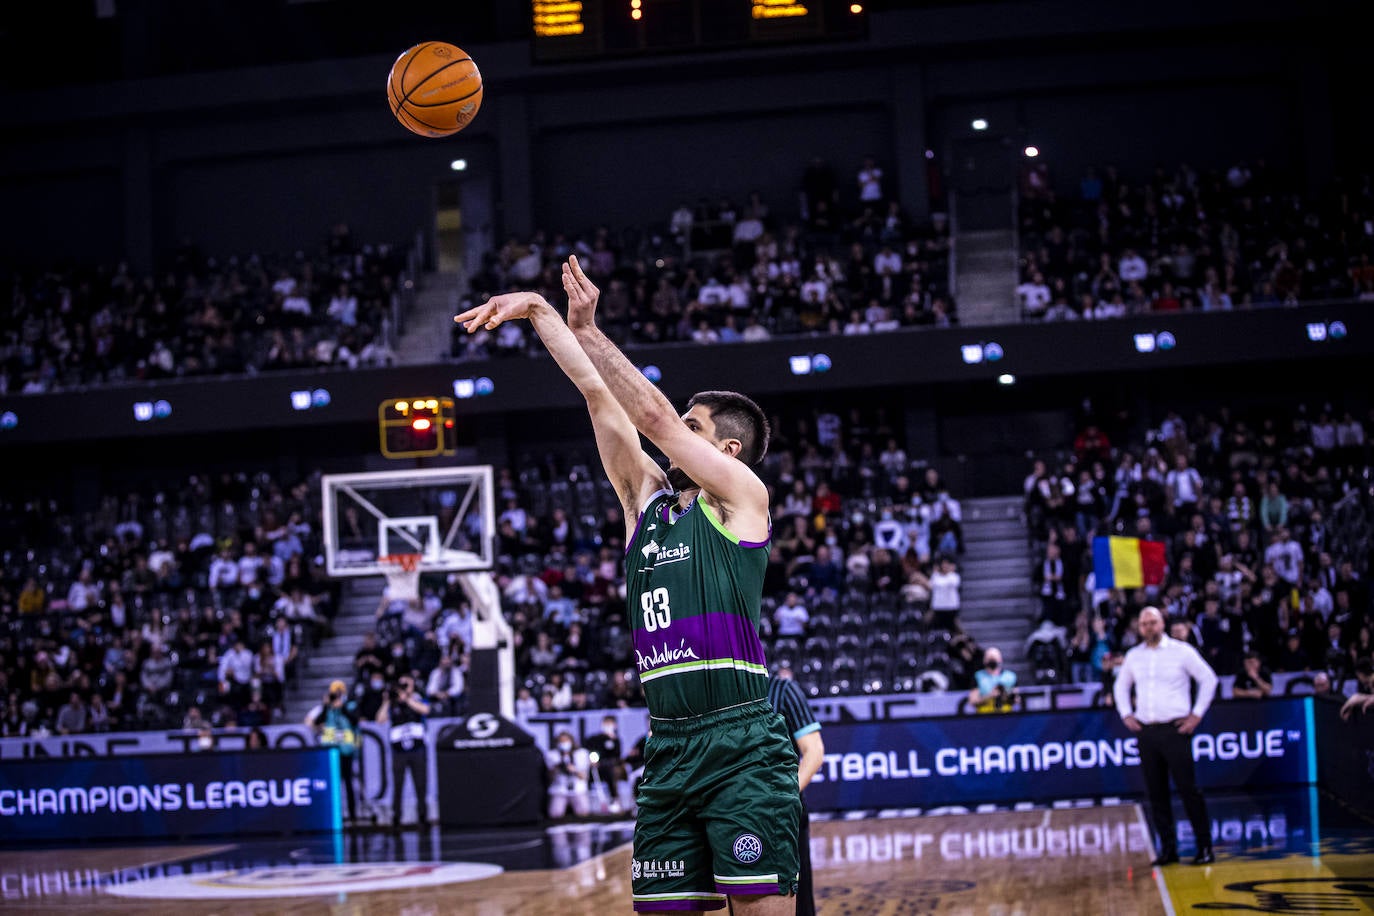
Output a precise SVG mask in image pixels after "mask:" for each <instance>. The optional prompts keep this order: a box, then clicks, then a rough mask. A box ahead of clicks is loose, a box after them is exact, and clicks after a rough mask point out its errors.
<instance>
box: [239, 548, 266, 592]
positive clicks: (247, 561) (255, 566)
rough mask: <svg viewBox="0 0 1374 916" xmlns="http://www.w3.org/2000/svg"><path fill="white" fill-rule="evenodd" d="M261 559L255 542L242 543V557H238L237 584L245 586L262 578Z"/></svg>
mask: <svg viewBox="0 0 1374 916" xmlns="http://www.w3.org/2000/svg"><path fill="white" fill-rule="evenodd" d="M262 567H263V557H262V554H260V553H258V545H257V542H256V541H244V542H243V556H241V557H239V583H240V584H242V585H247V584H248V583H250V582H252V581H253V580H254V579H258V578H259V577H261V578H263V579H265V578H267V577H266V576H262Z"/></svg>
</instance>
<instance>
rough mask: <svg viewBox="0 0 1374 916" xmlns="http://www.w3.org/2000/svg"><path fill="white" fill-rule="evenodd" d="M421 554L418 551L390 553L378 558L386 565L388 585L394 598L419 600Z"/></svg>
mask: <svg viewBox="0 0 1374 916" xmlns="http://www.w3.org/2000/svg"><path fill="white" fill-rule="evenodd" d="M420 556H421V555H420V554H418V553H388V554H384V555H383V556H380V557H378V558H377V560H378V562H380V563H382V565H384V566H385V567H386V569H385V570H384V572H385V573H386V585H387V589H388V592H389V594H390V595H391V597H392V599H393V600H396V599H399V600H402V601H418V600H419V598H420Z"/></svg>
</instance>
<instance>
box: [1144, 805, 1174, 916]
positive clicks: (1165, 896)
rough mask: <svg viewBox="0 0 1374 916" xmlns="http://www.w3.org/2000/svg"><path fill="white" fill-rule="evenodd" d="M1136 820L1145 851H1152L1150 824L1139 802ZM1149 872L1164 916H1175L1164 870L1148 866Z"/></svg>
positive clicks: (1152, 842)
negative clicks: (1138, 822) (1152, 877)
mask: <svg viewBox="0 0 1374 916" xmlns="http://www.w3.org/2000/svg"><path fill="white" fill-rule="evenodd" d="M1135 816H1136V820H1138V821H1140V826H1141V827H1142V828H1143V829H1144V830H1145V841H1146V843H1147V847H1146V848H1147V849H1149V850H1151V851H1153V850H1154V845H1155V844H1154V841H1153V834H1152V833H1151V832H1150V822H1149V821H1148V820H1146V819H1145V809H1144V808H1143V807H1141V805H1140V803H1139V802H1136V803H1135ZM1150 871H1151V872H1153V873H1154V879H1155V887H1156V888H1158V889H1159V902H1160V903H1161V904H1163V905H1164V912H1165V914H1166V916H1175V913H1174V901H1173V898H1171V897H1170V896H1169V882H1168V881H1166V880H1165V879H1164V869H1163V868H1156V867H1155V866H1153V865H1151V866H1150Z"/></svg>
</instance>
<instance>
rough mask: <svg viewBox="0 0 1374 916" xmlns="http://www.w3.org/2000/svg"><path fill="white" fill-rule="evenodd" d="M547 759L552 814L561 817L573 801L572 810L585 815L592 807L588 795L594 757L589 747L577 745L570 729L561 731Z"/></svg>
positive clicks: (557, 818)
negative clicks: (587, 748)
mask: <svg viewBox="0 0 1374 916" xmlns="http://www.w3.org/2000/svg"><path fill="white" fill-rule="evenodd" d="M545 761H546V763H547V764H548V768H549V818H550V819H551V820H559V819H561V818H562V817H563V816H564V815H566V814H567V811H568V805H570V804H571V805H572V809H573V813H575V814H577V815H578V816H579V817H585V816H586V815H587V813H588V812H589V811H590V810H591V805H590V803H589V800H588V798H587V785H588V779H589V776H590V773H591V757H590V755H589V754H588V753H587V750H586V748H581V747H577V745H576V742H575V740H574V739H573V736H572V734H571V733H570V732H559V734H558V741H557V742H556V743H555V745H554V747H553V749H552V750H550V751H549V752H548V754H546V755H545Z"/></svg>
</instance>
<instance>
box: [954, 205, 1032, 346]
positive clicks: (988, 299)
mask: <svg viewBox="0 0 1374 916" xmlns="http://www.w3.org/2000/svg"><path fill="white" fill-rule="evenodd" d="M954 246H955V258H954V272H955V277H954V283H955V293H954V298H955V302H957V303H958V307H959V323H960V324H962V325H965V326H971V325H980V324H1015V323H1016V322H1018V321H1020V320H1021V309H1020V306H1019V305H1018V304H1017V301H1016V283H1017V269H1018V256H1019V254H1020V251H1019V249H1018V246H1017V240H1016V233H1014V232H1012V231H1011V230H1009V229H1008V230H1000V229H999V230H986V231H978V232H970V231H960V232H959V235H958V237H957V238H956V239H955V241H954Z"/></svg>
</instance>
